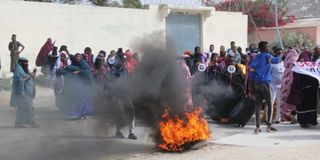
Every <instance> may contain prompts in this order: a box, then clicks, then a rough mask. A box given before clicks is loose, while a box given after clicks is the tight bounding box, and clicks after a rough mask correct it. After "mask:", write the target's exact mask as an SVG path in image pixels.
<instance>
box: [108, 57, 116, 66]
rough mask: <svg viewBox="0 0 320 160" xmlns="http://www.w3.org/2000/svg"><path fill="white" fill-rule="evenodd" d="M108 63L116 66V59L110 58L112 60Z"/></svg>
mask: <svg viewBox="0 0 320 160" xmlns="http://www.w3.org/2000/svg"><path fill="white" fill-rule="evenodd" d="M108 63H109V64H114V63H116V58H115V57H110V58H109V59H108Z"/></svg>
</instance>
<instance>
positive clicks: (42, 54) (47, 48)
mask: <svg viewBox="0 0 320 160" xmlns="http://www.w3.org/2000/svg"><path fill="white" fill-rule="evenodd" d="M53 47H54V43H53V42H52V39H51V38H48V39H47V41H46V43H45V44H44V45H43V46H42V47H41V49H40V51H39V53H38V56H37V59H36V66H38V67H40V66H42V65H45V64H46V60H47V57H48V55H49V53H50V52H51V51H52V50H53Z"/></svg>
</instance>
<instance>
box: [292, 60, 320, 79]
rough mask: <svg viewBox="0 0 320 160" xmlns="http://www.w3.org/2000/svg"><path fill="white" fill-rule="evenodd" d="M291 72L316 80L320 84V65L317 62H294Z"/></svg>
mask: <svg viewBox="0 0 320 160" xmlns="http://www.w3.org/2000/svg"><path fill="white" fill-rule="evenodd" d="M292 71H293V72H296V73H300V74H305V75H309V76H312V77H314V78H317V79H318V81H319V82H320V63H319V61H317V62H294V66H293V67H292Z"/></svg>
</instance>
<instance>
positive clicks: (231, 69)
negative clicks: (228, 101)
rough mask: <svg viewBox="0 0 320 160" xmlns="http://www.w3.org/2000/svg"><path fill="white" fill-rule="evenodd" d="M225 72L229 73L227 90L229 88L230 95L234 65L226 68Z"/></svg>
mask: <svg viewBox="0 0 320 160" xmlns="http://www.w3.org/2000/svg"><path fill="white" fill-rule="evenodd" d="M227 71H228V72H229V73H230V75H229V88H230V94H231V93H232V74H233V73H234V72H235V71H236V67H235V66H234V65H230V66H228V68H227Z"/></svg>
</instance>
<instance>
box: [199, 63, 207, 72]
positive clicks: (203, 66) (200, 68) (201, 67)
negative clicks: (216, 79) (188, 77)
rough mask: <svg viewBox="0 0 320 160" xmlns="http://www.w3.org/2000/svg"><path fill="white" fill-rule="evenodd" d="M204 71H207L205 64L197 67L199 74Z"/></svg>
mask: <svg viewBox="0 0 320 160" xmlns="http://www.w3.org/2000/svg"><path fill="white" fill-rule="evenodd" d="M206 69H207V66H206V65H205V64H203V63H201V64H199V65H198V70H199V71H200V72H204V71H205V70H206Z"/></svg>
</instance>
